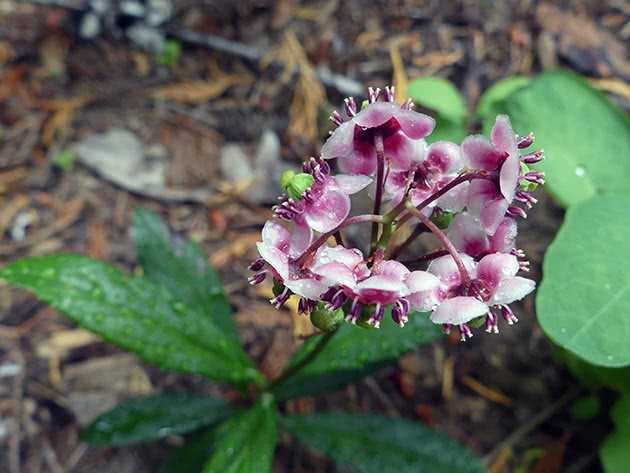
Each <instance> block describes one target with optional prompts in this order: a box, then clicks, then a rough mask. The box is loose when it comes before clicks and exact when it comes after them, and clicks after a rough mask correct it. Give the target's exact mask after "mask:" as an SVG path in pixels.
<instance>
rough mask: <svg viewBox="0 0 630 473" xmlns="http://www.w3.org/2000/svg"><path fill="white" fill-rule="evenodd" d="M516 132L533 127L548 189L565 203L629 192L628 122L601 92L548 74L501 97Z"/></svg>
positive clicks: (582, 82)
mask: <svg viewBox="0 0 630 473" xmlns="http://www.w3.org/2000/svg"><path fill="white" fill-rule="evenodd" d="M505 106H506V111H507V113H508V115H509V116H510V118H511V119H512V125H513V126H514V130H515V131H516V132H517V133H520V134H526V133H529V132H530V131H533V132H534V133H535V134H536V147H538V148H543V149H544V151H545V155H546V159H545V161H543V162H542V163H540V166H539V167H540V169H541V170H542V171H544V172H545V173H546V174H547V185H546V188H547V189H548V190H549V191H550V192H551V193H552V194H553V195H554V197H556V198H557V200H558V202H560V204H562V205H564V206H568V205H571V204H575V203H577V202H582V201H585V200H587V199H589V198H590V197H593V196H595V195H596V194H601V193H610V194H616V193H630V179H628V176H630V156H629V155H628V150H630V122H629V120H628V118H627V117H626V116H625V115H624V114H623V113H622V112H621V111H620V110H619V109H618V108H617V107H615V106H614V105H613V104H612V103H610V101H608V100H607V99H606V97H605V96H604V95H603V94H602V93H601V92H599V91H597V90H595V89H593V88H592V87H590V86H589V85H588V83H587V82H586V81H585V80H583V79H582V78H580V77H578V76H576V75H574V74H571V73H568V72H560V71H557V72H549V73H545V74H542V75H540V76H538V77H537V78H536V79H534V80H533V81H532V82H531V84H530V85H529V86H527V87H525V88H523V89H522V90H520V91H518V92H516V93H515V94H513V95H511V96H510V97H509V98H508V99H507V100H506V101H505Z"/></svg>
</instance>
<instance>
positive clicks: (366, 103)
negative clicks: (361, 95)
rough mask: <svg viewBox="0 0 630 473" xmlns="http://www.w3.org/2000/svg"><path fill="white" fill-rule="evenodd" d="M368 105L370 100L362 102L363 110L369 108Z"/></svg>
mask: <svg viewBox="0 0 630 473" xmlns="http://www.w3.org/2000/svg"><path fill="white" fill-rule="evenodd" d="M368 105H370V102H369V100H364V101H363V102H361V110H363V109H364V108H367V106H368Z"/></svg>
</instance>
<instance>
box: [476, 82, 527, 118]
mask: <svg viewBox="0 0 630 473" xmlns="http://www.w3.org/2000/svg"><path fill="white" fill-rule="evenodd" d="M531 80H532V79H530V78H529V77H524V76H510V77H506V78H505V79H501V80H500V81H497V82H495V83H494V84H492V85H491V86H490V87H488V88H487V89H486V91H485V92H484V93H483V94H481V97H480V98H479V102H478V103H477V108H476V109H475V115H476V116H478V117H481V118H485V117H487V118H488V119H490V121H491V125H490V127H492V125H494V120H495V118H496V116H497V115H498V114H499V113H501V112H498V111H497V110H499V109H498V108H497V105H498V103H499V102H502V101H503V100H505V99H507V98H508V97H509V96H510V95H512V94H513V93H514V92H516V91H517V90H520V89H522V88H523V87H525V86H526V85H528V84H529V83H530V82H531Z"/></svg>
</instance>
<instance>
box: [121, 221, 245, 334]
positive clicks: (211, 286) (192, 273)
mask: <svg viewBox="0 0 630 473" xmlns="http://www.w3.org/2000/svg"><path fill="white" fill-rule="evenodd" d="M131 234H132V237H133V240H134V242H135V244H136V251H137V253H138V259H139V261H140V264H141V265H142V268H143V269H144V273H145V276H146V277H147V278H149V279H150V280H152V281H153V282H155V283H156V284H159V285H162V286H164V287H166V288H167V289H168V290H169V291H170V292H171V294H173V295H174V296H175V297H177V298H178V299H180V300H182V301H185V302H186V304H188V307H189V308H190V309H191V310H194V311H196V312H198V313H199V316H200V317H209V318H210V319H212V321H213V322H214V323H215V325H217V327H219V328H220V329H222V330H223V331H224V332H225V334H226V335H228V336H230V337H232V338H234V339H235V340H238V332H237V330H236V325H235V324H234V319H233V318H232V309H231V308H230V303H229V302H228V300H227V297H225V293H224V291H223V285H222V284H221V280H220V279H219V275H218V274H217V272H216V271H215V270H214V269H213V268H212V267H211V266H210V265H209V264H208V258H207V256H206V255H205V254H204V252H203V251H202V250H201V249H200V248H199V246H197V245H196V244H195V243H193V242H190V241H186V240H184V239H182V238H179V237H177V236H175V235H172V234H171V233H170V232H169V230H168V228H167V227H166V225H164V223H162V221H161V220H160V217H158V215H157V214H155V213H154V212H151V211H150V210H147V209H136V212H135V214H134V219H133V226H132V229H131Z"/></svg>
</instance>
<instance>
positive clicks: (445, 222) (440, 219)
mask: <svg viewBox="0 0 630 473" xmlns="http://www.w3.org/2000/svg"><path fill="white" fill-rule="evenodd" d="M438 210H439V209H438ZM438 210H436V211H434V212H433V215H431V221H432V222H433V223H435V224H436V225H437V226H438V228H440V229H441V230H444V229H446V228H448V226H449V225H450V224H451V222H452V221H453V218H454V215H453V214H452V213H451V212H446V211H438Z"/></svg>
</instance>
